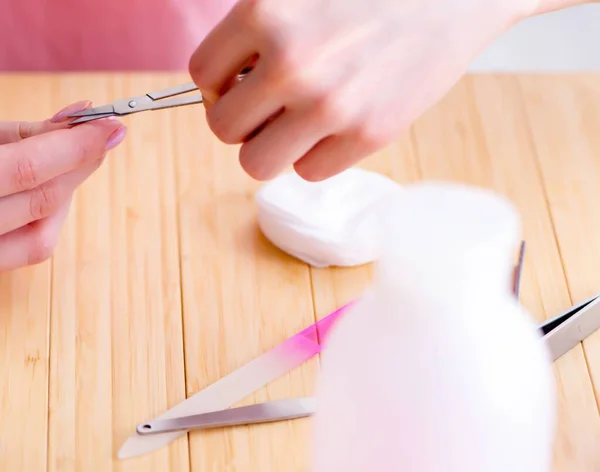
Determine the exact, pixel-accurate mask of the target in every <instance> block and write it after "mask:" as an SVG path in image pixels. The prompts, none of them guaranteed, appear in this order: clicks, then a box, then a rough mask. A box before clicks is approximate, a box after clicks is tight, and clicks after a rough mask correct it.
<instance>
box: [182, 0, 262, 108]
mask: <svg viewBox="0 0 600 472" xmlns="http://www.w3.org/2000/svg"><path fill="white" fill-rule="evenodd" d="M247 3H249V2H243V1H242V2H239V3H237V4H236V5H235V6H234V7H233V8H232V9H231V11H230V12H229V13H228V14H227V16H226V17H225V18H223V20H221V21H220V22H219V23H218V24H217V26H215V28H213V30H212V31H211V32H210V33H209V34H208V35H207V36H206V37H205V38H204V40H203V41H202V42H201V43H200V45H199V46H198V48H197V49H196V50H195V51H194V53H193V54H192V56H191V58H190V63H189V72H190V75H191V76H192V80H193V81H194V83H195V84H196V85H197V86H198V88H199V89H200V92H202V96H203V98H204V100H205V102H207V103H208V104H212V103H214V102H216V101H217V99H218V97H219V95H220V94H221V91H222V89H223V87H224V86H225V85H226V84H227V83H228V82H230V80H231V79H232V78H234V77H235V76H236V75H237V74H238V73H239V72H240V70H241V69H242V68H243V67H244V66H245V65H246V64H248V63H249V62H251V60H252V57H253V56H254V55H255V54H257V53H258V50H257V49H258V44H257V38H255V37H253V36H252V32H251V29H250V28H248V21H247V19H246V18H247V17H246V9H247V6H246V4H247Z"/></svg>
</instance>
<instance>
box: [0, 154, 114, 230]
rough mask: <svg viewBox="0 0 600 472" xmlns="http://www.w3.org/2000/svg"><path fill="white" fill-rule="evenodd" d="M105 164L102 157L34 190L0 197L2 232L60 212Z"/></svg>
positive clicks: (0, 226)
mask: <svg viewBox="0 0 600 472" xmlns="http://www.w3.org/2000/svg"><path fill="white" fill-rule="evenodd" d="M101 163H102V159H101V160H97V161H94V162H92V163H91V164H87V165H86V166H84V167H80V168H78V169H76V170H73V171H71V172H68V173H66V174H63V175H61V176H59V177H57V178H56V179H54V180H50V181H48V182H46V183H44V184H42V185H40V186H39V187H36V188H34V189H32V190H27V191H25V192H20V193H16V194H13V195H9V196H7V197H3V198H0V215H2V218H1V219H0V234H6V233H9V232H11V231H13V230H15V229H17V228H20V227H21V226H26V225H28V224H29V223H32V222H34V221H37V220H42V219H44V218H48V217H49V216H51V215H53V214H54V213H56V212H57V211H58V209H59V208H60V207H62V206H63V205H64V203H65V202H66V201H67V200H68V199H69V198H70V197H71V195H72V194H73V192H74V191H75V189H76V188H77V187H79V186H80V185H81V184H82V183H83V182H84V181H85V180H86V179H87V178H88V177H89V176H90V175H91V174H92V173H94V171H96V169H98V167H100V164H101Z"/></svg>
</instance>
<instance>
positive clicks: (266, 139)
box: [240, 109, 326, 180]
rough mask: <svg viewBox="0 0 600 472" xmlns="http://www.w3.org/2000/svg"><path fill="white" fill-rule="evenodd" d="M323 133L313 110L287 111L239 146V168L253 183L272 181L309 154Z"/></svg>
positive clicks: (319, 120) (320, 121) (320, 122)
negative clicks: (255, 181)
mask: <svg viewBox="0 0 600 472" xmlns="http://www.w3.org/2000/svg"><path fill="white" fill-rule="evenodd" d="M325 129H326V128H325V126H324V121H323V119H322V118H321V117H319V116H318V115H317V114H315V111H314V110H312V111H308V110H305V109H297V110H286V111H285V112H284V113H283V114H282V115H281V116H279V117H277V118H276V119H275V120H273V121H272V122H271V123H269V124H268V125H267V126H266V127H265V128H264V129H263V130H261V131H260V133H258V134H257V135H256V136H254V137H253V138H252V139H250V140H249V141H247V142H245V143H244V144H243V145H242V147H241V149H240V164H241V166H242V168H243V169H244V170H245V171H246V173H248V175H250V176H251V177H253V178H254V179H257V180H268V179H271V178H273V177H275V176H276V175H277V174H279V173H280V172H281V171H283V170H284V169H285V168H286V167H287V166H289V165H291V164H293V163H294V162H296V161H297V160H298V159H300V158H301V157H302V156H303V155H304V154H305V153H307V152H309V151H310V150H311V149H312V148H313V146H314V145H315V144H316V143H318V142H319V141H320V140H321V139H323V138H324V137H325V136H326V134H325V131H324V130H325Z"/></svg>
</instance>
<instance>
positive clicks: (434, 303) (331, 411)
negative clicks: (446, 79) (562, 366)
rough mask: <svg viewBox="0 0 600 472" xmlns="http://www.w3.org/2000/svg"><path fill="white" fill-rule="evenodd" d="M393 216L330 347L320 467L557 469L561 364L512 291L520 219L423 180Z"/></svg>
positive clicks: (429, 471) (322, 384)
mask: <svg viewBox="0 0 600 472" xmlns="http://www.w3.org/2000/svg"><path fill="white" fill-rule="evenodd" d="M385 215H386V217H387V224H386V234H385V235H384V238H383V239H384V250H383V252H382V254H383V255H382V257H381V259H380V261H379V264H378V271H377V274H376V279H375V281H374V284H373V285H372V287H371V289H370V290H369V291H368V292H367V293H366V294H365V295H364V297H363V298H362V300H361V301H360V302H359V303H357V304H356V305H355V306H354V307H353V308H351V309H350V310H349V311H348V312H347V313H346V314H345V315H344V316H343V317H342V318H340V320H338V322H337V323H336V325H335V327H334V328H333V330H332V331H331V333H330V335H329V337H328V341H327V344H326V347H325V350H324V352H323V362H322V366H323V369H322V376H321V378H320V380H319V384H318V391H317V402H318V411H317V414H316V415H315V417H314V428H315V442H314V468H313V472H550V470H551V465H552V447H553V440H554V431H555V392H554V378H553V371H552V364H551V360H550V357H549V354H548V352H547V350H546V348H545V346H544V345H543V344H542V342H541V341H540V334H539V333H538V330H537V328H536V325H535V323H534V322H533V320H532V318H531V317H530V316H529V315H528V313H526V312H525V311H524V310H523V308H521V307H520V306H519V304H518V302H517V300H516V299H515V297H514V295H513V294H512V293H511V277H512V269H513V261H514V254H515V251H516V247H517V244H518V242H519V232H520V228H519V226H520V224H519V218H518V215H517V212H516V211H515V209H514V208H513V207H512V206H511V205H510V204H509V203H508V202H507V201H506V200H504V199H503V198H500V197H499V196H496V195H495V194H492V193H489V192H487V191H484V190H479V189H475V188H470V187H464V186H460V185H456V184H445V183H423V184H417V185H414V186H412V187H407V190H406V192H404V193H403V194H402V195H401V196H399V198H398V200H397V201H395V202H392V203H390V204H389V206H388V207H386V209H385Z"/></svg>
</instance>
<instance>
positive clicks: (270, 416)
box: [137, 397, 316, 435]
mask: <svg viewBox="0 0 600 472" xmlns="http://www.w3.org/2000/svg"><path fill="white" fill-rule="evenodd" d="M315 409H316V400H315V399H314V398H312V397H306V398H289V399H286V400H278V401H272V402H265V403H257V404H255V405H248V406H241V407H238V408H230V409H227V410H221V411H213V412H210V413H203V414H200V415H191V416H184V417H180V418H172V419H167V420H155V421H150V422H149V423H144V424H141V425H138V427H137V432H138V434H141V435H150V434H158V433H170V432H173V431H190V430H193V429H209V428H223V427H226V426H241V425H249V424H259V423H270V422H274V421H284V420H293V419H296V418H304V417H307V416H311V415H312V414H314V412H315Z"/></svg>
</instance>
